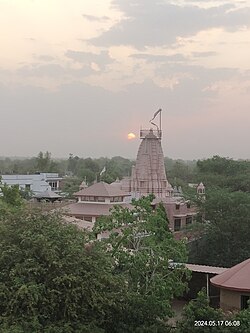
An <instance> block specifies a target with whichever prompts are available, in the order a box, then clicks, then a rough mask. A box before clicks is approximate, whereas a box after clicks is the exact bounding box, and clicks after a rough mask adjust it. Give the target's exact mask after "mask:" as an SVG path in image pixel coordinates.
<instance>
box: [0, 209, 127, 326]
mask: <svg viewBox="0 0 250 333" xmlns="http://www.w3.org/2000/svg"><path fill="white" fill-rule="evenodd" d="M88 241H89V240H88V236H87V235H86V234H85V233H83V232H80V231H79V230H78V229H76V227H73V226H69V225H65V224H63V223H62V221H61V219H60V217H59V216H57V215H51V214H41V213H34V212H27V211H26V210H19V212H18V214H16V213H14V214H8V215H5V216H1V220H0V267H1V270H0V313H1V317H0V331H1V332H11V333H12V332H23V333H29V332H30V333H36V332H41V331H43V332H46V333H47V332H51V333H52V332H53V333H54V332H55V333H58V332H65V333H66V332H79V333H80V332H102V330H101V329H99V328H105V326H106V325H107V323H108V322H109V321H110V320H111V317H112V313H113V312H114V310H115V309H118V308H119V307H120V306H122V303H121V300H122V299H123V297H124V296H123V295H126V292H124V291H123V289H124V288H125V284H124V281H122V280H121V277H119V276H118V275H117V276H115V275H114V274H113V273H112V270H113V264H112V260H110V257H109V256H108V255H107V253H105V252H104V251H102V250H101V248H100V247H99V246H98V243H96V244H94V245H93V246H91V248H89V247H86V246H85V245H86V243H87V242H88Z"/></svg>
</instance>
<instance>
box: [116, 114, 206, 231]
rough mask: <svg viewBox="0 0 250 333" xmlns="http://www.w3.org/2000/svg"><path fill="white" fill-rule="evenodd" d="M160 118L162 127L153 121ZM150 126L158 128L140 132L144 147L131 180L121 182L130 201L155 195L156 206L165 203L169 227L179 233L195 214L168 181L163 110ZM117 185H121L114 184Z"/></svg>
mask: <svg viewBox="0 0 250 333" xmlns="http://www.w3.org/2000/svg"><path fill="white" fill-rule="evenodd" d="M158 115H159V117H160V123H159V126H158V125H156V124H155V123H153V122H152V120H154V119H155V118H156V116H158ZM152 120H151V121H150V123H151V124H152V125H153V126H154V127H155V128H152V127H151V128H149V129H143V130H140V138H141V140H142V141H141V144H140V146H139V149H138V154H137V158H136V164H135V166H134V167H132V171H131V177H126V178H124V179H122V181H121V182H120V189H121V190H123V191H125V192H127V193H129V194H130V196H131V198H140V197H142V196H147V195H149V194H151V193H152V194H154V196H155V200H154V201H153V205H157V204H159V203H160V202H162V203H163V205H164V207H165V209H166V213H167V215H168V219H169V223H170V228H171V229H172V230H173V231H180V230H181V228H183V227H185V226H187V225H189V224H191V223H192V222H193V216H194V215H196V212H195V209H194V207H191V205H190V203H189V201H186V200H185V199H184V197H183V195H182V191H181V188H177V187H174V188H173V187H172V185H171V184H170V183H169V182H168V179H167V176H166V171H165V165H164V155H163V150H162V146H161V138H162V130H161V109H160V110H158V111H157V112H156V113H155V114H154V117H153V119H152ZM112 185H114V186H116V187H117V186H118V182H114V183H112ZM197 191H199V193H201V194H204V193H205V187H204V185H203V184H202V183H201V184H200V185H199V186H198V187H197Z"/></svg>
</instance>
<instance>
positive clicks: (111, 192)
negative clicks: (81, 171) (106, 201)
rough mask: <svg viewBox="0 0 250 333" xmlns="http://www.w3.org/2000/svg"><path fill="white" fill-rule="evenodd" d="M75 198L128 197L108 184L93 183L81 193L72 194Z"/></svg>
mask: <svg viewBox="0 0 250 333" xmlns="http://www.w3.org/2000/svg"><path fill="white" fill-rule="evenodd" d="M74 195H75V196H85V195H86V196H98V197H125V196H129V194H128V193H125V192H123V191H121V190H120V189H118V188H116V187H115V186H112V185H110V184H107V183H104V182H100V183H95V184H93V185H91V186H89V187H87V188H84V189H83V190H81V191H78V192H76V193H74Z"/></svg>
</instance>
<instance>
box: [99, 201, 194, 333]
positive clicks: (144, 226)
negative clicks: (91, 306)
mask: <svg viewBox="0 0 250 333" xmlns="http://www.w3.org/2000/svg"><path fill="white" fill-rule="evenodd" d="M152 199H153V197H152V196H149V197H147V198H142V199H140V200H138V201H134V202H133V208H132V209H127V208H122V207H120V206H116V207H115V208H114V209H113V210H112V212H111V215H110V216H109V217H104V218H102V219H100V220H99V221H98V222H97V224H96V227H95V232H96V233H100V232H105V231H106V232H107V231H108V232H110V236H109V238H108V239H106V241H105V242H106V245H107V249H109V251H110V253H111V255H112V257H113V258H114V259H115V262H116V268H115V273H116V274H118V275H122V276H125V279H126V282H127V285H128V304H129V306H128V307H126V308H125V309H123V311H122V313H120V312H119V311H116V313H115V314H114V315H115V317H116V318H117V320H116V323H117V324H116V325H117V328H116V329H117V331H118V332H127V333H129V332H131V333H132V332H137V330H138V332H151V331H150V330H152V332H161V331H162V332H163V331H164V330H165V332H166V331H167V330H168V328H167V327H166V325H164V321H165V319H166V318H167V317H169V316H171V315H172V311H171V305H170V303H171V300H172V299H173V297H175V296H180V295H182V293H183V292H184V290H185V283H184V282H183V278H184V277H187V272H186V270H185V269H184V268H183V267H182V266H180V267H179V268H177V269H173V268H171V267H170V264H169V260H170V259H172V260H174V261H177V262H184V261H185V260H186V252H185V244H184V243H183V242H177V241H175V240H174V238H173V235H172V233H171V232H170V231H169V228H168V221H167V217H166V213H165V210H164V208H163V207H162V206H161V205H160V206H158V207H157V208H156V210H153V209H152V206H151V201H152ZM128 318H129V319H128ZM140 330H141V331H140ZM110 332H116V331H113V330H112V328H110Z"/></svg>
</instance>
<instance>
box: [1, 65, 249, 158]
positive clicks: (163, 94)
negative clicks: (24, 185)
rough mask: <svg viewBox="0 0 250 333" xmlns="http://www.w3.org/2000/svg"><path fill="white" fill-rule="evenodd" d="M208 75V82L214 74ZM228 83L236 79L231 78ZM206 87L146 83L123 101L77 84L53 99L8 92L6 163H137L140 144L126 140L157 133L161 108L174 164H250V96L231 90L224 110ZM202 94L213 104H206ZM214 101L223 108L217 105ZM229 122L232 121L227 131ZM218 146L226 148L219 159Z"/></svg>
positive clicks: (4, 100) (4, 92) (4, 94)
mask: <svg viewBox="0 0 250 333" xmlns="http://www.w3.org/2000/svg"><path fill="white" fill-rule="evenodd" d="M197 70H198V69H197ZM225 72H226V71H225ZM206 75H207V77H206V80H205V81H206V82H209V80H208V77H209V73H207V74H206ZM210 75H211V77H214V75H215V73H213V74H211V73H210ZM218 75H219V74H218ZM204 76H205V73H204ZM220 77H222V75H221V73H220ZM226 77H229V73H228V74H225V73H224V78H226ZM202 80H203V79H202V78H200V79H199V80H197V82H196V83H195V84H190V81H189V80H186V81H183V82H182V83H181V84H180V85H179V86H178V87H177V89H174V90H171V89H168V88H163V87H158V86H157V85H156V84H154V83H153V82H152V81H151V80H145V81H144V82H142V83H140V84H131V85H128V86H127V89H126V90H124V91H120V92H118V93H112V92H110V91H107V90H106V89H103V88H98V87H96V86H90V85H88V84H83V83H80V82H76V81H75V82H71V83H69V84H65V85H62V86H60V87H59V89H58V90H57V91H53V92H49V91H47V90H43V89H41V88H34V87H31V86H20V85H19V86H15V87H9V88H7V87H4V86H1V89H0V109H1V110H2V111H1V132H0V141H1V142H5V141H6V138H8V145H3V146H2V147H1V149H2V152H1V155H19V156H20V155H22V156H27V155H28V156H30V155H36V154H37V153H38V152H39V151H40V150H42V151H46V150H48V151H51V152H52V154H53V156H64V157H66V156H68V153H69V152H72V153H73V154H77V155H79V156H84V157H87V156H114V155H122V156H125V157H126V156H128V157H132V158H135V157H136V152H137V149H138V146H139V140H135V141H133V143H132V142H128V141H127V140H126V136H127V133H128V132H134V133H138V131H139V128H140V125H143V126H144V127H148V126H150V125H149V120H150V119H151V118H152V115H153V113H154V112H155V111H156V110H157V109H158V108H159V107H162V108H163V123H162V125H163V131H164V136H163V140H162V144H163V149H164V152H165V154H166V155H167V156H175V157H179V158H189V159H191V158H196V157H204V156H209V155H213V154H214V153H220V154H223V153H224V154H227V155H228V156H232V157H234V156H238V157H249V149H248V146H247V145H243V144H242V141H241V140H242V139H243V137H244V140H245V141H244V142H248V141H249V140H250V130H249V123H250V119H249V110H248V109H249V102H248V100H249V97H248V93H247V90H245V91H244V93H243V94H241V95H240V96H239V95H238V93H237V94H234V89H233V86H232V88H231V90H230V91H229V92H228V95H229V98H230V101H229V102H228V103H225V104H224V101H222V100H219V99H218V96H217V93H216V92H215V91H212V92H211V91H204V92H201V87H200V84H201V83H202ZM245 80H249V78H247V77H245ZM203 83H205V82H203ZM220 84H221V85H223V82H222V81H221V83H220ZM247 84H248V85H247ZM237 85H239V83H238V82H237ZM247 86H248V87H249V86H250V84H249V82H248V83H247V82H246V87H247ZM202 93H203V94H204V96H205V97H206V98H203V99H202V98H201V94H202ZM212 98H213V99H214V100H216V103H211V101H212ZM209 100H210V103H208V101H209ZM242 101H243V103H242ZM235 109H236V110H237V112H235ZM227 115H229V118H230V121H229V122H228V121H227V124H226V125H225V119H227ZM13 119H15V121H14V122H13ZM247 120H249V121H247ZM225 128H226V137H225V135H224V129H225ZM10 133H14V135H10ZM211 133H212V134H211ZM232 133H234V136H233V135H232ZM216 140H217V141H218V142H221V141H223V140H224V141H223V142H227V145H225V144H224V145H221V147H220V149H221V150H220V151H217V150H216V149H217V146H216ZM223 149H224V150H223ZM230 149H231V150H230ZM225 152H226V153H225Z"/></svg>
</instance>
